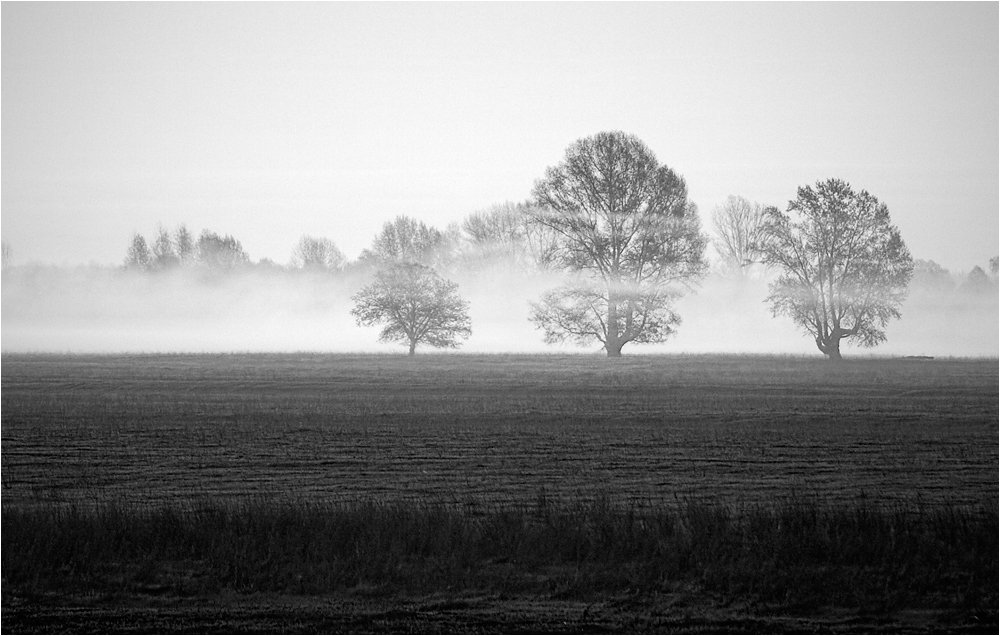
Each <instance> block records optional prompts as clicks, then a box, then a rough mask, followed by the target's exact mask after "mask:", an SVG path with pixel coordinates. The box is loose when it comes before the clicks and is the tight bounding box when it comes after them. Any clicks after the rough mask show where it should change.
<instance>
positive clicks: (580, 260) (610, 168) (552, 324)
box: [532, 132, 707, 357]
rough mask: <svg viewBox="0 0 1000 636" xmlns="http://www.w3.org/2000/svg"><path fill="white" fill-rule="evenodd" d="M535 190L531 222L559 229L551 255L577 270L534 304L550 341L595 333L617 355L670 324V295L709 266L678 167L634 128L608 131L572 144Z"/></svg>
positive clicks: (666, 331)
mask: <svg viewBox="0 0 1000 636" xmlns="http://www.w3.org/2000/svg"><path fill="white" fill-rule="evenodd" d="M534 198H535V203H536V204H537V206H538V207H537V208H535V209H534V210H535V211H534V212H533V214H532V221H533V222H534V223H537V224H538V225H540V226H542V227H544V228H548V229H549V230H550V231H551V232H552V233H553V235H554V236H555V237H556V243H555V249H554V250H553V260H554V262H555V263H557V264H558V265H561V266H562V267H564V268H566V269H567V270H569V271H571V272H573V273H574V274H575V275H576V277H577V282H575V283H574V284H573V285H572V286H570V287H566V288H563V289H561V290H554V291H552V292H549V293H548V294H546V295H545V296H544V297H543V298H542V300H541V302H539V303H536V304H535V305H533V313H532V320H533V322H535V324H536V325H538V326H539V327H540V328H542V329H543V331H544V333H545V339H546V341H547V342H558V341H561V340H564V339H567V338H569V339H571V340H575V341H577V342H587V341H591V340H593V339H597V340H599V341H600V342H601V343H602V344H603V345H604V348H605V350H606V351H607V354H608V356H609V357H616V356H620V355H621V349H622V346H624V345H625V344H627V343H629V342H659V341H662V340H663V339H664V338H666V337H667V336H668V335H670V334H671V333H672V332H673V325H676V324H677V323H678V322H679V317H678V316H677V314H675V313H674V312H672V311H671V310H670V308H669V307H670V303H671V301H672V299H674V298H676V297H677V296H678V295H679V287H686V286H690V285H691V284H692V283H694V282H695V281H697V280H698V279H699V278H700V277H701V276H702V275H703V274H704V271H705V269H706V265H705V261H704V258H703V255H704V251H705V245H706V242H707V239H706V237H705V236H704V235H703V234H702V233H701V224H700V221H699V220H698V215H697V210H696V208H695V206H694V204H693V203H691V202H690V201H688V198H687V186H686V185H685V183H684V180H683V179H682V178H681V177H680V176H678V175H677V174H676V173H674V172H673V171H672V170H671V169H670V168H668V167H666V166H663V165H660V164H659V163H658V162H657V160H656V157H655V156H654V155H653V153H652V151H650V150H649V148H647V147H646V145H645V144H644V143H642V141H640V140H639V139H638V138H637V137H635V136H634V135H627V134H625V133H622V132H603V133H599V134H597V135H594V136H593V137H587V138H585V139H581V140H579V141H577V142H576V143H574V144H573V145H571V146H570V147H569V149H568V150H567V151H566V157H565V159H564V161H563V162H562V163H561V164H559V165H557V166H555V167H550V168H548V170H546V173H545V177H544V178H543V179H541V180H539V181H538V182H537V183H536V184H535V188H534Z"/></svg>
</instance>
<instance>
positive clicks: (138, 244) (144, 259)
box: [125, 233, 153, 270]
mask: <svg viewBox="0 0 1000 636" xmlns="http://www.w3.org/2000/svg"><path fill="white" fill-rule="evenodd" d="M152 261H153V257H152V256H151V255H150V253H149V245H147V244H146V239H145V238H143V236H142V235H141V234H138V233H136V234H133V235H132V243H131V244H130V245H129V247H128V253H127V254H126V255H125V267H127V268H128V269H138V270H148V269H149V267H150V264H151V263H152Z"/></svg>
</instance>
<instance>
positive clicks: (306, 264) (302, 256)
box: [292, 236, 347, 271]
mask: <svg viewBox="0 0 1000 636" xmlns="http://www.w3.org/2000/svg"><path fill="white" fill-rule="evenodd" d="M346 261H347V259H346V258H344V253H343V252H341V251H340V250H339V249H338V248H337V245H336V244H335V243H334V242H333V241H331V240H330V239H327V238H314V237H312V236H303V237H302V238H301V239H299V242H298V244H297V245H296V246H295V249H294V250H293V251H292V266H293V267H296V268H298V269H307V270H313V271H336V270H339V269H342V268H343V267H344V263H345V262H346Z"/></svg>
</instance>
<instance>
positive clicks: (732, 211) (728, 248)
mask: <svg viewBox="0 0 1000 636" xmlns="http://www.w3.org/2000/svg"><path fill="white" fill-rule="evenodd" d="M769 211H770V209H769V208H765V207H763V206H761V205H760V204H759V203H753V202H751V201H748V200H746V199H745V198H743V197H738V196H732V195H730V196H729V198H727V199H726V202H725V203H723V204H722V205H720V206H717V207H716V208H715V210H713V211H712V227H713V229H714V230H715V239H714V240H713V243H714V244H715V250H716V251H717V252H718V253H719V256H720V257H722V262H723V264H724V265H725V267H726V269H728V270H729V271H732V272H738V273H739V274H740V275H746V273H747V270H748V269H749V268H750V266H752V265H753V264H755V263H760V262H762V261H763V259H764V248H765V245H764V243H765V241H766V240H767V232H766V224H767V216H768V213H769Z"/></svg>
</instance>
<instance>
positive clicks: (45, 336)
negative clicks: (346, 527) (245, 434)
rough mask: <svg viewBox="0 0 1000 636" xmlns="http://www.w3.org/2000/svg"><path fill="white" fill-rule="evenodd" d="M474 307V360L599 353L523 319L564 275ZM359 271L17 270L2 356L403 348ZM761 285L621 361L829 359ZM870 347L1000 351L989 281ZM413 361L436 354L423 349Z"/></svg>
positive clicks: (910, 304) (507, 277)
mask: <svg viewBox="0 0 1000 636" xmlns="http://www.w3.org/2000/svg"><path fill="white" fill-rule="evenodd" d="M446 276H448V277H449V278H451V279H453V280H455V281H456V282H457V283H458V284H459V291H460V293H461V295H462V296H463V297H464V298H466V299H467V300H468V301H469V303H470V315H471V318H472V337H471V338H469V339H468V340H467V341H465V343H464V344H463V345H462V346H461V347H460V349H458V351H460V352H469V353H473V352H475V353H504V352H507V353H512V352H549V353H560V352H561V353H566V352H579V353H595V354H599V353H601V346H600V343H598V342H596V341H594V342H593V344H592V345H589V346H578V345H572V344H563V345H548V344H545V343H544V342H543V340H542V332H541V331H539V330H537V329H535V327H534V326H533V325H532V324H531V323H530V322H529V320H528V316H529V312H530V304H529V303H530V302H531V301H533V300H536V299H537V298H538V297H539V296H540V295H541V294H542V292H543V291H545V290H546V289H549V288H551V287H555V286H556V285H558V284H559V278H558V275H556V274H540V273H533V274H528V273H524V272H512V271H505V270H502V269H493V270H487V271H479V272H476V273H461V272H456V273H451V274H446ZM367 281H368V278H367V275H366V274H365V273H363V272H357V273H352V274H339V275H332V274H328V273H322V274H319V273H317V274H310V273H305V272H296V271H281V270H278V271H266V270H248V271H244V272H238V273H230V274H228V275H219V274H209V273H207V272H197V271H175V272H165V273H158V274H137V273H129V272H124V271H121V270H116V269H109V268H96V267H95V268H77V269H60V268H44V267H20V268H12V269H10V270H7V271H5V272H4V274H3V284H2V288H0V289H2V307H0V311H2V333H0V347H2V350H3V351H4V352H11V353H12V352H21V353H24V352H39V353H41V352H45V353H130V352H150V353H153V352H164V353H166V352H271V351H273V352H279V351H316V352H375V353H405V350H406V349H405V347H404V346H403V345H401V344H395V343H381V342H378V333H379V330H378V328H365V327H359V326H358V325H357V324H356V323H355V321H354V318H353V316H351V314H350V309H351V306H352V303H351V296H352V295H353V294H354V293H356V292H357V291H358V290H359V289H360V288H361V287H362V286H363V285H364V284H366V282H367ZM766 296H767V282H766V280H763V279H751V280H749V281H736V280H732V279H727V278H724V277H721V276H711V277H709V278H708V279H706V280H705V281H704V282H703V283H702V285H701V286H700V287H698V288H697V290H696V291H695V292H694V293H688V294H687V295H685V296H684V297H683V298H681V299H680V300H679V301H678V302H677V304H676V309H677V311H678V313H679V314H680V315H681V318H682V322H681V324H680V325H679V326H678V328H677V332H676V333H675V334H674V335H673V336H671V337H670V338H669V339H668V340H667V341H666V342H664V343H660V344H655V345H635V344H629V345H626V347H625V349H624V353H625V354H626V355H630V354H631V355H635V354H642V353H759V354H764V353H773V354H793V355H798V354H802V355H815V356H820V355H821V354H820V353H819V351H818V350H817V349H816V347H815V344H814V343H813V342H812V340H811V339H810V338H809V337H807V336H805V335H803V334H802V333H801V331H800V330H799V328H798V327H796V326H795V325H793V324H792V323H791V321H790V320H789V319H787V318H785V317H777V318H775V317H772V316H771V313H770V309H769V307H768V306H767V304H766V303H765V302H764V298H765V297H766ZM902 313H903V318H902V319H901V320H897V321H893V322H892V323H890V325H889V327H888V330H887V333H888V341H887V342H886V343H884V344H883V345H881V346H879V347H876V348H874V349H860V348H856V347H850V346H845V347H844V354H845V355H846V356H858V355H861V356H868V355H880V356H882V355H885V356H903V355H927V356H935V357H942V356H973V357H980V356H982V357H996V356H997V353H998V346H1000V342H998V341H1000V338H998V324H1000V316H998V314H1000V312H998V302H997V294H996V290H995V286H994V287H993V288H991V289H989V290H986V291H985V292H982V291H980V292H978V293H971V292H968V291H963V290H961V289H955V290H948V291H946V292H930V291H928V290H922V289H914V290H913V291H912V292H911V294H910V298H909V299H908V300H907V302H906V304H905V305H904V306H903V308H902ZM417 351H418V353H420V352H426V351H433V349H430V348H428V347H418V349H417Z"/></svg>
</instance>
